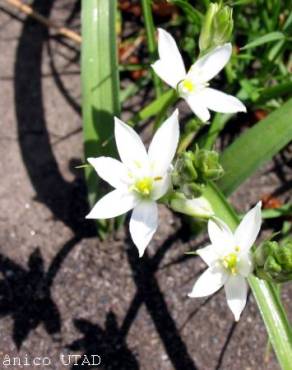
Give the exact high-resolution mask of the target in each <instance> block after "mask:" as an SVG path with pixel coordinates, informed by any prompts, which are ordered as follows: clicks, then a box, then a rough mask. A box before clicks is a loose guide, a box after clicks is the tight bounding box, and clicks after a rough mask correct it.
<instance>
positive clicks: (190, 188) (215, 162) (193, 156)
mask: <svg viewBox="0 0 292 370" xmlns="http://www.w3.org/2000/svg"><path fill="white" fill-rule="evenodd" d="M223 172H224V171H223V168H222V166H221V165H220V163H219V156H218V153H217V152H215V151H213V150H206V149H199V148H198V147H197V148H196V150H195V151H194V152H191V151H187V152H184V153H182V154H181V155H180V156H179V157H178V159H177V161H176V163H175V166H174V170H173V172H172V183H173V186H174V188H175V189H176V190H177V191H179V192H180V193H182V194H183V195H184V196H185V197H186V198H187V199H193V198H197V197H199V196H200V195H201V193H202V188H203V187H204V185H205V184H206V181H208V180H217V179H218V178H219V177H221V176H222V175H223Z"/></svg>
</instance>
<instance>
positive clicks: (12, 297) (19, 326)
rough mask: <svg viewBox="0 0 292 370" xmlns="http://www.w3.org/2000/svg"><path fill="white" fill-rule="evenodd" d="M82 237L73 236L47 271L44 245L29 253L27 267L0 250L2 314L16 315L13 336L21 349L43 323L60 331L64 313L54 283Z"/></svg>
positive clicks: (52, 330)
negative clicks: (56, 295) (54, 299)
mask: <svg viewBox="0 0 292 370" xmlns="http://www.w3.org/2000/svg"><path fill="white" fill-rule="evenodd" d="M79 241H80V238H79V237H73V238H72V239H70V240H69V241H68V242H67V243H66V244H65V245H64V246H63V247H62V248H61V249H60V251H59V252H58V253H57V254H56V256H55V257H54V259H53V260H52V263H51V265H50V266H49V268H48V270H47V271H45V268H44V260H43V257H42V255H41V252H40V249H39V248H36V249H35V250H34V252H33V253H32V254H31V255H30V256H29V259H28V263H27V265H28V267H27V268H24V267H22V266H21V265H19V264H17V263H15V262H14V261H13V260H11V259H10V258H8V257H6V256H3V255H1V254H0V272H1V273H2V275H3V279H2V280H0V317H5V316H11V317H12V319H13V334H12V337H13V340H14V343H15V345H16V346H17V348H18V349H19V348H20V347H21V345H22V343H23V341H24V340H25V339H26V338H27V336H28V335H29V333H30V332H31V331H32V330H34V329H36V328H37V326H38V325H40V324H43V325H44V327H45V329H46V331H47V333H48V334H49V335H54V334H57V333H60V331H61V317H60V313H59V310H58V307H57V305H56V304H55V302H54V301H53V299H52V296H51V287H52V284H53V281H54V278H55V276H56V275H57V272H58V271H59V269H60V268H61V266H62V263H63V261H64V260H65V258H66V256H67V255H68V254H69V253H70V251H71V250H72V249H73V248H74V247H75V245H76V244H77V243H78V242H79Z"/></svg>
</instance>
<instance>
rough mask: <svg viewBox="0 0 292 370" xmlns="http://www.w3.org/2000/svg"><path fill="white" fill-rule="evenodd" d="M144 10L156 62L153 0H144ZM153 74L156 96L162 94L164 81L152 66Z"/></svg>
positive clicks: (148, 35) (150, 52) (148, 36)
mask: <svg viewBox="0 0 292 370" xmlns="http://www.w3.org/2000/svg"><path fill="white" fill-rule="evenodd" d="M142 10H143V17H144V22H145V28H146V37H147V45H148V51H149V55H150V58H151V62H154V61H155V59H157V46H156V39H155V26H154V22H153V16H152V7H151V0H142ZM151 75H152V80H153V84H154V88H155V94H156V97H159V96H160V95H161V94H162V82H161V80H160V78H159V77H158V76H157V74H156V73H155V72H154V71H153V70H152V68H151Z"/></svg>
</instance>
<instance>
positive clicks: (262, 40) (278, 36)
mask: <svg viewBox="0 0 292 370" xmlns="http://www.w3.org/2000/svg"><path fill="white" fill-rule="evenodd" d="M284 39H285V35H284V34H283V33H282V32H279V31H275V32H270V33H267V34H266V35H264V36H261V37H258V38H257V39H255V40H253V41H251V42H249V43H248V44H246V45H245V46H244V47H242V48H240V50H246V49H253V48H256V47H257V46H260V45H263V44H267V43H268V42H272V41H278V40H284Z"/></svg>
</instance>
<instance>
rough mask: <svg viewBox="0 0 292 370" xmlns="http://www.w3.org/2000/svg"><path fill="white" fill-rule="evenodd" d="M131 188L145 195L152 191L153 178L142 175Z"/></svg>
mask: <svg viewBox="0 0 292 370" xmlns="http://www.w3.org/2000/svg"><path fill="white" fill-rule="evenodd" d="M133 188H134V190H135V191H137V192H138V193H139V194H141V195H142V196H143V197H147V196H149V195H150V193H151V191H152V188H153V179H152V178H151V177H143V178H142V179H139V180H137V181H136V182H135V183H134V186H133Z"/></svg>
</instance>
